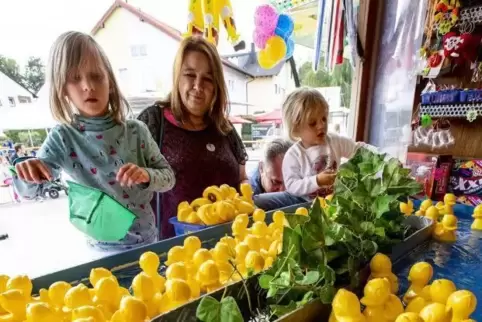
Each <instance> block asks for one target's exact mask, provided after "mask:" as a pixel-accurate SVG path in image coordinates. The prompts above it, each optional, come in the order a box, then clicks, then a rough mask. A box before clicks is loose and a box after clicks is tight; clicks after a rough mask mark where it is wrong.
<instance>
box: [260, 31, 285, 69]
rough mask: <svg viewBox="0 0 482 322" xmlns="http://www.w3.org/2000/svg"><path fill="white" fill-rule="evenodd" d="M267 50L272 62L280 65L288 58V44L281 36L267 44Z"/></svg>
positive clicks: (271, 39) (273, 37) (272, 38)
mask: <svg viewBox="0 0 482 322" xmlns="http://www.w3.org/2000/svg"><path fill="white" fill-rule="evenodd" d="M265 50H266V51H267V52H268V55H269V57H270V58H271V60H274V61H275V62H276V63H278V62H280V61H281V60H282V59H283V58H285V56H286V50H287V48H286V43H285V41H284V40H283V38H281V37H280V36H272V37H271V38H269V39H268V41H267V42H266V48H265Z"/></svg>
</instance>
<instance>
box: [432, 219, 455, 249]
mask: <svg viewBox="0 0 482 322" xmlns="http://www.w3.org/2000/svg"><path fill="white" fill-rule="evenodd" d="M456 230H457V217H455V215H451V214H447V215H444V216H443V218H442V222H440V223H437V224H436V225H435V229H434V231H433V233H432V236H433V238H434V239H435V240H437V241H440V242H446V243H453V242H455V241H456V240H457V234H456Z"/></svg>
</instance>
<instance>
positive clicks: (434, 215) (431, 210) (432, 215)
mask: <svg viewBox="0 0 482 322" xmlns="http://www.w3.org/2000/svg"><path fill="white" fill-rule="evenodd" d="M439 216H440V214H439V211H438V210H437V207H435V206H430V207H428V209H427V210H426V211H425V217H427V218H429V219H431V220H432V221H433V223H434V224H436V223H437V222H438V217H439Z"/></svg>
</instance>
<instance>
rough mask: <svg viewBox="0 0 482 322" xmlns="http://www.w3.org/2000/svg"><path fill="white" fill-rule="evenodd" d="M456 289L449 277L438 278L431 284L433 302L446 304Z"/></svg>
mask: <svg viewBox="0 0 482 322" xmlns="http://www.w3.org/2000/svg"><path fill="white" fill-rule="evenodd" d="M456 290H457V288H456V287H455V284H454V282H452V281H450V280H448V279H438V280H435V281H433V282H432V285H430V298H431V300H432V302H435V303H440V304H443V305H446V304H447V299H448V298H449V296H450V295H451V294H452V293H453V292H455V291H456Z"/></svg>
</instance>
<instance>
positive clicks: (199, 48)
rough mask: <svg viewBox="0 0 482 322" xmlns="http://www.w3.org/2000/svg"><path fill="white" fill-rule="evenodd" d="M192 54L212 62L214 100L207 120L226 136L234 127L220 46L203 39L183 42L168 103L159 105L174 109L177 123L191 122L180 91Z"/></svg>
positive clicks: (188, 39)
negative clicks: (181, 80)
mask: <svg viewBox="0 0 482 322" xmlns="http://www.w3.org/2000/svg"><path fill="white" fill-rule="evenodd" d="M190 52H199V53H201V54H204V55H205V56H206V58H207V59H208V62H209V67H210V68H211V73H212V76H213V84H214V98H213V102H212V105H211V108H210V110H209V111H208V113H207V115H206V116H205V118H206V120H207V121H208V122H211V123H213V124H214V125H215V126H216V129H217V130H218V131H219V132H220V133H221V134H223V135H226V134H228V133H229V132H230V131H231V130H232V129H233V127H232V126H231V123H229V120H228V112H229V110H228V103H229V100H228V90H227V88H226V82H225V80H224V73H223V65H222V63H221V58H220V57H219V54H218V51H217V49H216V47H214V45H212V44H211V43H209V42H208V41H206V40H205V39H203V38H202V37H200V36H193V37H188V38H186V39H184V40H183V41H182V42H181V45H180V46H179V49H178V51H177V54H176V58H175V60H174V70H173V89H172V91H171V93H169V95H168V96H167V98H166V99H165V100H163V101H160V102H158V103H159V104H161V105H163V106H165V107H170V109H171V111H172V114H173V115H174V117H175V118H176V120H177V121H179V122H181V123H186V122H189V111H188V110H187V109H186V107H185V106H184V104H183V103H182V100H181V93H180V92H179V80H180V78H181V68H182V63H183V62H184V59H185V58H186V55H187V54H189V53H190Z"/></svg>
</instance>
